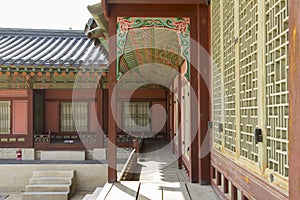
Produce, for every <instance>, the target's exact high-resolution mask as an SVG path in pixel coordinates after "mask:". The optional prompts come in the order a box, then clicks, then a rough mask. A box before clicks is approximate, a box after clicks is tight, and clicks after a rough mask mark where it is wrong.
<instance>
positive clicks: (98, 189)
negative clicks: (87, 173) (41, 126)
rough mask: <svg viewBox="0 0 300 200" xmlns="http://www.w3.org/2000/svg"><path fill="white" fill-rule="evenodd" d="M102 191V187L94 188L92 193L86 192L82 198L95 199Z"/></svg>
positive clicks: (86, 199)
mask: <svg viewBox="0 0 300 200" xmlns="http://www.w3.org/2000/svg"><path fill="white" fill-rule="evenodd" d="M101 191H102V187H98V188H96V190H95V191H94V192H93V194H87V195H85V197H84V198H83V199H82V200H96V199H97V197H98V196H99V195H100V193H101Z"/></svg>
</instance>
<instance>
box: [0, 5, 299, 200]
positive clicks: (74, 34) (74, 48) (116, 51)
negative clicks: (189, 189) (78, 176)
mask: <svg viewBox="0 0 300 200" xmlns="http://www.w3.org/2000/svg"><path fill="white" fill-rule="evenodd" d="M299 8H300V3H299V1H296V0H290V1H287V0H266V1H257V0H250V1H247V0H239V1H226V0H211V1H208V0H185V1H180V0H160V1H158V0H151V1H148V0H105V1H102V3H99V4H96V5H93V6H89V7H88V10H89V11H90V13H91V14H92V16H93V18H92V19H90V20H88V22H87V24H86V26H85V31H84V32H82V31H71V30H69V31H55V30H23V29H3V28H2V29H0V88H1V90H0V115H1V116H0V147H1V148H33V149H36V150H82V149H86V148H87V149H94V148H103V147H105V148H107V153H108V154H107V155H108V182H109V183H115V182H117V171H116V160H117V148H116V147H117V146H119V147H134V145H136V144H135V143H134V142H135V141H136V140H138V141H139V142H141V141H142V140H144V139H145V138H151V139H153V140H165V141H168V142H169V143H170V144H171V146H172V151H173V154H174V155H176V156H177V158H178V159H177V167H178V168H179V169H183V170H184V171H185V173H186V176H187V177H188V179H189V181H190V182H192V183H198V184H201V185H212V187H213V189H214V191H215V192H216V193H217V194H218V196H219V197H220V198H221V199H259V200H260V199H280V200H281V199H298V198H299V197H300V189H299V188H300V161H299V159H298V158H299V153H300V145H299V144H298V143H299V141H300V134H298V132H299V131H298V130H300V127H299V126H300V125H299V124H300V123H299V120H298V119H299V110H300V103H299V101H300V100H299V99H300V95H299V94H300V83H299V80H300V78H299V77H300V67H299V61H298V60H299V59H298V57H299V56H298V55H299V53H300V52H299V44H300V41H299V38H300V35H299V26H300V24H299V19H300V16H299V14H298V13H299V12H298V11H299ZM72 102H73V103H72ZM73 118H74V119H73ZM75 118H76V119H75Z"/></svg>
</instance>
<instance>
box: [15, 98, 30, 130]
mask: <svg viewBox="0 0 300 200" xmlns="http://www.w3.org/2000/svg"><path fill="white" fill-rule="evenodd" d="M27 113H28V101H27V100H15V101H13V122H12V123H13V129H12V131H13V134H27V124H28V123H27V120H28V119H27Z"/></svg>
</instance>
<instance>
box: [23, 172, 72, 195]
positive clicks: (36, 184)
mask: <svg viewBox="0 0 300 200" xmlns="http://www.w3.org/2000/svg"><path fill="white" fill-rule="evenodd" d="M74 194H75V170H35V171H33V177H32V178H30V180H29V185H27V186H26V187H25V192H24V193H23V194H22V200H68V199H70V198H71V197H72V196H73V195H74Z"/></svg>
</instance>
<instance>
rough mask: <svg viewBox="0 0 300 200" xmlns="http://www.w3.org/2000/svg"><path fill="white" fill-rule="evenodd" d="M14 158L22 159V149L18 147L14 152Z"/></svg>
mask: <svg viewBox="0 0 300 200" xmlns="http://www.w3.org/2000/svg"><path fill="white" fill-rule="evenodd" d="M16 160H22V150H21V149H18V150H17V152H16Z"/></svg>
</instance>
